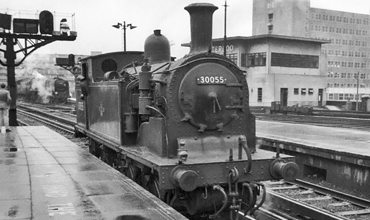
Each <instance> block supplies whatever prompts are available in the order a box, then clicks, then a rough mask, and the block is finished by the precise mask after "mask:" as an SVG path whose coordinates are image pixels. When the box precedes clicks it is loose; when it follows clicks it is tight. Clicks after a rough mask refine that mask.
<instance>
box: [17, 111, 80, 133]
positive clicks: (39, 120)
mask: <svg viewBox="0 0 370 220" xmlns="http://www.w3.org/2000/svg"><path fill="white" fill-rule="evenodd" d="M17 113H18V114H19V116H21V117H22V119H20V120H18V121H19V123H20V124H21V125H26V126H27V125H44V126H47V127H49V128H51V129H53V130H56V131H57V132H59V133H61V134H62V135H64V136H66V137H67V138H73V137H74V133H75V132H74V125H75V123H76V116H75V115H73V114H70V113H66V112H63V111H59V110H56V109H55V108H54V109H52V110H50V109H49V108H46V107H45V108H44V107H40V106H35V105H19V106H18V110H17Z"/></svg>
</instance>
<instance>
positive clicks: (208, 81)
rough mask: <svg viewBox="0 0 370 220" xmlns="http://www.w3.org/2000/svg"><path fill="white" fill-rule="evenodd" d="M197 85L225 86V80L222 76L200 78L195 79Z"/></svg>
mask: <svg viewBox="0 0 370 220" xmlns="http://www.w3.org/2000/svg"><path fill="white" fill-rule="evenodd" d="M197 84H199V85H204V84H206V85H209V84H226V79H225V78H224V77H223V76H200V77H197Z"/></svg>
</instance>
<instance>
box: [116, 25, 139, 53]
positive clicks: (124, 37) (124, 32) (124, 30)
mask: <svg viewBox="0 0 370 220" xmlns="http://www.w3.org/2000/svg"><path fill="white" fill-rule="evenodd" d="M112 26H113V27H114V28H117V29H120V28H121V27H122V29H123V51H126V28H128V27H129V28H130V29H134V28H136V26H133V25H132V24H127V25H126V21H124V22H123V25H122V24H121V23H117V24H115V25H112Z"/></svg>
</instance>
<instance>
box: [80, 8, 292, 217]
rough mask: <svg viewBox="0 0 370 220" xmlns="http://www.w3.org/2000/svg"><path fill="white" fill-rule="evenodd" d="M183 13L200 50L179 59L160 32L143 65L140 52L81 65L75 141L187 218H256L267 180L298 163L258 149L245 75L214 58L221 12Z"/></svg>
mask: <svg viewBox="0 0 370 220" xmlns="http://www.w3.org/2000/svg"><path fill="white" fill-rule="evenodd" d="M185 9H186V10H188V12H189V13H190V16H191V22H192V24H191V29H192V32H191V35H192V41H191V42H192V47H191V50H190V53H189V55H187V56H185V57H184V58H181V59H179V60H177V61H171V57H170V54H169V42H168V40H167V39H166V38H165V37H164V36H163V35H161V33H160V31H159V30H155V31H154V34H153V35H151V36H149V37H148V38H147V40H146V42H145V46H144V47H145V51H144V57H145V58H146V59H145V60H144V62H140V63H139V62H135V61H140V60H141V56H142V53H141V52H115V53H108V54H101V55H96V56H91V57H87V58H84V59H81V67H82V68H81V69H82V75H81V76H80V77H78V79H79V80H80V81H79V82H78V83H77V82H76V97H81V99H80V100H77V102H76V105H77V106H76V113H77V125H76V134H77V135H84V136H87V137H89V141H90V146H89V151H90V152H91V153H92V154H94V155H95V156H97V157H100V158H101V159H102V160H103V161H105V162H106V163H108V164H110V165H111V166H113V167H115V168H116V169H118V170H120V171H121V172H122V173H124V174H125V175H127V176H128V177H130V178H131V179H133V180H135V181H136V182H137V183H139V184H140V185H142V186H143V187H144V188H145V189H147V190H149V191H150V192H152V193H153V194H154V195H156V196H158V197H159V198H161V199H162V200H164V201H165V202H166V203H168V204H169V205H171V206H173V207H174V208H176V209H177V210H179V211H180V212H181V213H183V214H185V215H187V216H188V217H196V216H203V215H208V216H209V217H211V218H216V217H218V216H230V217H231V218H232V217H233V216H235V215H236V212H237V211H243V212H244V213H245V214H253V212H254V211H255V210H256V209H257V208H258V207H259V206H261V205H262V202H263V200H264V199H263V198H262V201H260V202H257V196H258V195H260V194H261V195H262V197H264V196H265V192H264V186H263V184H261V183H259V181H263V180H271V179H276V178H284V179H289V180H291V179H294V178H296V177H297V175H298V166H297V165H296V164H295V163H294V157H292V156H287V155H282V154H275V153H274V152H269V151H265V150H261V149H256V136H255V117H254V116H253V115H252V114H251V113H250V110H249V95H248V92H249V91H248V84H247V82H246V77H245V75H244V74H243V71H242V70H240V69H239V68H238V67H237V66H236V65H235V64H234V63H233V62H231V61H230V60H229V59H227V58H225V57H223V56H221V55H217V54H213V53H211V52H210V51H209V48H210V45H211V41H212V39H211V36H212V14H213V12H214V11H215V10H216V9H217V7H215V6H214V5H212V4H206V3H197V4H191V5H189V6H187V7H186V8H185ZM201 32H202V34H200V33H201ZM117 70H121V71H119V72H117ZM202 77H203V78H202ZM206 77H208V78H206ZM244 154H245V155H244ZM257 203H258V204H257Z"/></svg>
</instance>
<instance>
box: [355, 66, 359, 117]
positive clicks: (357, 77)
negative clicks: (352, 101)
mask: <svg viewBox="0 0 370 220" xmlns="http://www.w3.org/2000/svg"><path fill="white" fill-rule="evenodd" d="M354 77H355V79H356V80H357V84H356V85H357V92H356V112H358V99H359V94H358V86H359V85H358V84H359V83H360V72H358V73H357V75H356V74H355V76H354Z"/></svg>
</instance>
